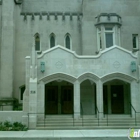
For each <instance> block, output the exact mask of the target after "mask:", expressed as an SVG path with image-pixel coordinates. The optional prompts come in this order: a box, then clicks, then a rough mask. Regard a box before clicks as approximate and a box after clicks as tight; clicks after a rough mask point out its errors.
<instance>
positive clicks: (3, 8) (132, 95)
mask: <svg viewBox="0 0 140 140" xmlns="http://www.w3.org/2000/svg"><path fill="white" fill-rule="evenodd" d="M0 4H1V5H0V18H1V21H0V26H1V28H0V36H1V38H0V42H1V43H0V58H1V59H0V60H1V61H0V67H1V69H0V79H1V80H0V99H1V100H4V99H12V98H16V99H18V100H19V102H21V103H22V104H23V111H22V115H21V118H22V120H23V122H25V123H26V124H27V123H28V124H29V123H30V126H32V127H36V124H37V119H38V118H41V117H43V116H49V115H54V116H60V115H72V117H73V118H75V119H78V118H80V117H81V114H82V115H84V116H86V115H91V116H97V114H98V117H99V118H100V119H101V118H103V117H104V115H105V114H108V115H110V116H111V115H113V116H122V115H124V116H129V117H132V118H133V117H135V112H139V111H140V106H139V100H140V82H139V80H140V75H139V72H140V71H139V64H140V62H139V61H140V53H139V34H140V26H139V22H140V14H139V13H140V11H139V9H140V7H139V5H140V1H132V0H128V1H127V2H126V0H117V1H116V0H111V1H110V0H71V1H67V0H59V1H58V0H39V1H38V0H15V1H14V0H1V3H0ZM114 5H115V6H114ZM4 108H5V110H8V109H10V107H9V108H7V107H4ZM0 109H1V108H0ZM139 117H140V116H139V115H137V118H139ZM29 118H30V119H29Z"/></svg>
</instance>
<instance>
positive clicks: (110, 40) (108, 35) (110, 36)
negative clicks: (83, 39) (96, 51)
mask: <svg viewBox="0 0 140 140" xmlns="http://www.w3.org/2000/svg"><path fill="white" fill-rule="evenodd" d="M105 38H106V48H109V47H111V46H113V34H112V33H106V34H105Z"/></svg>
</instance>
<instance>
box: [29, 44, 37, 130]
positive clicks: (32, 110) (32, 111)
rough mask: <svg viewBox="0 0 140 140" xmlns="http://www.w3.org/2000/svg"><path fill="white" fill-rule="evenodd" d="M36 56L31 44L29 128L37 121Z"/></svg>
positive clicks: (33, 126)
mask: <svg viewBox="0 0 140 140" xmlns="http://www.w3.org/2000/svg"><path fill="white" fill-rule="evenodd" d="M37 86H38V84H37V58H36V51H35V47H34V44H33V47H32V55H31V65H30V81H29V128H36V121H37V114H36V113H37V100H38V98H37Z"/></svg>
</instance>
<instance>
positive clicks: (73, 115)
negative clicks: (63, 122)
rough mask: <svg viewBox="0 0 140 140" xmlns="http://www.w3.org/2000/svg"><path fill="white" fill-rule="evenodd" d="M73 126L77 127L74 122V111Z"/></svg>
mask: <svg viewBox="0 0 140 140" xmlns="http://www.w3.org/2000/svg"><path fill="white" fill-rule="evenodd" d="M73 126H75V122H74V111H73Z"/></svg>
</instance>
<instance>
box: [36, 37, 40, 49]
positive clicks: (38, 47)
mask: <svg viewBox="0 0 140 140" xmlns="http://www.w3.org/2000/svg"><path fill="white" fill-rule="evenodd" d="M35 50H36V51H39V50H40V38H39V36H38V35H37V36H36V37H35Z"/></svg>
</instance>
